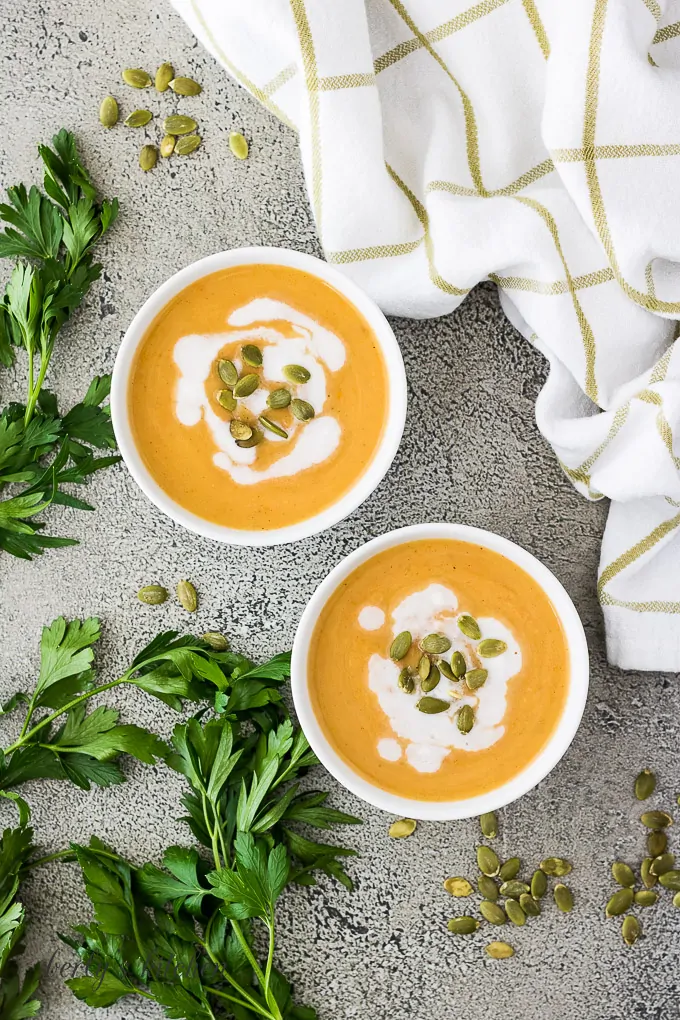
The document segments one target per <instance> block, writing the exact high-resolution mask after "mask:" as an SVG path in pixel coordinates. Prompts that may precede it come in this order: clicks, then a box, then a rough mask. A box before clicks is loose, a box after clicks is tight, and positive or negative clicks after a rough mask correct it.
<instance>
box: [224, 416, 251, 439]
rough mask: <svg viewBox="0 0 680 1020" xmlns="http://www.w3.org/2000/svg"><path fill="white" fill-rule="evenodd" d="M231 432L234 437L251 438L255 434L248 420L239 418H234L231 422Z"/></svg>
mask: <svg viewBox="0 0 680 1020" xmlns="http://www.w3.org/2000/svg"><path fill="white" fill-rule="evenodd" d="M229 432H230V433H231V436H232V439H250V437H251V436H252V434H253V430H252V428H251V427H250V425H249V424H248V422H247V421H239V420H238V418H232V419H231V421H230V422H229Z"/></svg>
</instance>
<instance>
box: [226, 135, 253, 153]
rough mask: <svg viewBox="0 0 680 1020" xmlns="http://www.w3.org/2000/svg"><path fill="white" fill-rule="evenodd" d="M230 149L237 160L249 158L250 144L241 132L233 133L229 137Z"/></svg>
mask: <svg viewBox="0 0 680 1020" xmlns="http://www.w3.org/2000/svg"><path fill="white" fill-rule="evenodd" d="M229 148H230V149H231V151H232V153H233V154H234V156H236V158H237V159H247V158H248V142H247V141H246V140H245V138H244V137H243V135H242V134H241V133H240V131H232V132H231V134H230V135H229Z"/></svg>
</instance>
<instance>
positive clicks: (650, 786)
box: [633, 769, 656, 800]
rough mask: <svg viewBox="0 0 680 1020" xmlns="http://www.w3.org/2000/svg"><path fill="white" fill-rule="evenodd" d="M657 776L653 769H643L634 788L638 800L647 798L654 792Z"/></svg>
mask: <svg viewBox="0 0 680 1020" xmlns="http://www.w3.org/2000/svg"><path fill="white" fill-rule="evenodd" d="M655 787H656V776H655V775H654V773H653V772H652V770H651V769H643V770H642V772H641V773H640V775H639V776H638V777H637V779H636V780H635V786H634V787H633V790H634V792H635V796H636V797H637V799H638V800H647V798H648V797H651V795H652V794H653V793H654V789H655Z"/></svg>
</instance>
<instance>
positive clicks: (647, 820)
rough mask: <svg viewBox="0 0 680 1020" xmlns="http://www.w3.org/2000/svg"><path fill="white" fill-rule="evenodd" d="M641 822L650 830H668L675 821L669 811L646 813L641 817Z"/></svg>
mask: <svg viewBox="0 0 680 1020" xmlns="http://www.w3.org/2000/svg"><path fill="white" fill-rule="evenodd" d="M640 821H641V822H642V824H643V825H644V826H646V828H648V829H666V828H667V827H668V826H669V825H672V824H673V819H672V818H671V816H670V815H669V814H668V812H667V811H645V813H644V814H643V815H640Z"/></svg>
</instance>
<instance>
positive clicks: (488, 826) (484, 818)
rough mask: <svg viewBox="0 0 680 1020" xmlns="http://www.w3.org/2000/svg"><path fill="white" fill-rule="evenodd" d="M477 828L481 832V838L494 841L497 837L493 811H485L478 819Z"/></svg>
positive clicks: (496, 822) (496, 825) (496, 824)
mask: <svg viewBox="0 0 680 1020" xmlns="http://www.w3.org/2000/svg"><path fill="white" fill-rule="evenodd" d="M479 827H480V829H481V830H482V836H486V838H487V839H495V838H496V836H497V835H498V821H497V819H496V815H495V813H494V812H493V811H486V812H485V813H484V814H483V815H480V817H479Z"/></svg>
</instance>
